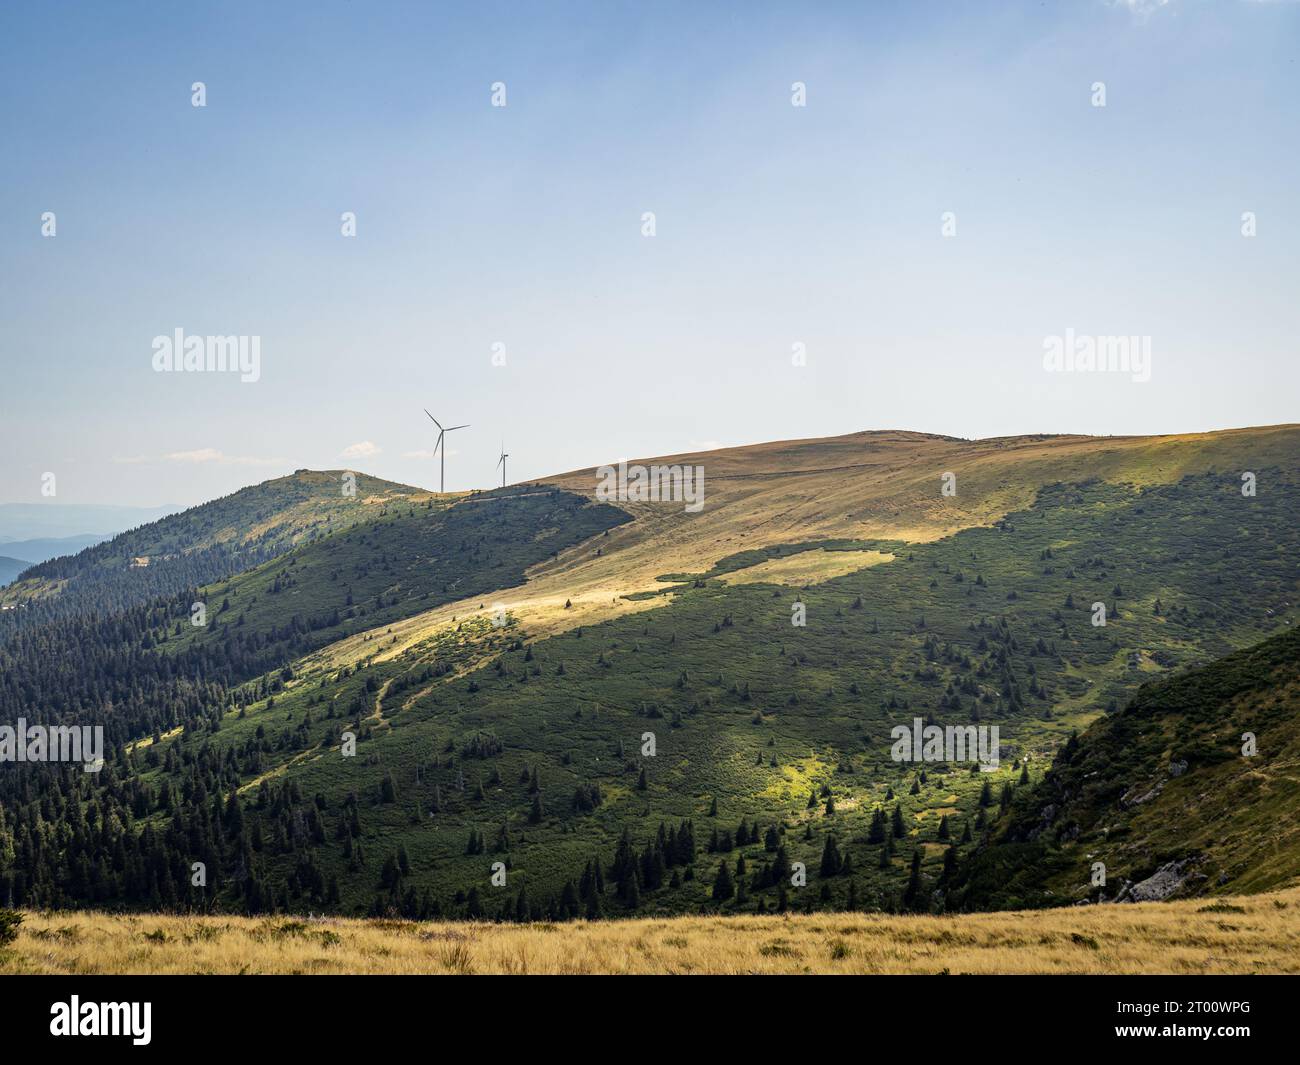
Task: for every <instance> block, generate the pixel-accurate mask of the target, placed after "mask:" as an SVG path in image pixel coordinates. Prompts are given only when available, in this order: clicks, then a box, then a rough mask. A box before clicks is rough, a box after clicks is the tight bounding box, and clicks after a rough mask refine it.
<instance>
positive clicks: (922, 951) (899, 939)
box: [0, 889, 1300, 975]
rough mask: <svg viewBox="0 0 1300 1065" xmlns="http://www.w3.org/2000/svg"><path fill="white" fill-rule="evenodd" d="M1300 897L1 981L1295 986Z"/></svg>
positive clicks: (142, 961)
mask: <svg viewBox="0 0 1300 1065" xmlns="http://www.w3.org/2000/svg"><path fill="white" fill-rule="evenodd" d="M1297 939H1300V890H1295V889H1293V890H1291V891H1286V892H1279V893H1276V894H1270V895H1251V896H1241V897H1235V898H1227V899H1224V900H1222V901H1221V902H1220V903H1219V904H1218V905H1217V906H1206V905H1203V904H1201V903H1197V902H1167V903H1147V904H1144V905H1142V906H1127V907H1115V906H1107V907H1088V908H1086V909H1070V910H1047V911H1044V910H1038V911H1034V912H1027V913H998V914H970V915H961V916H948V917H920V916H905V917H886V916H881V915H879V914H874V915H864V914H860V913H840V914H818V915H816V916H812V917H809V916H804V915H790V914H787V915H785V916H782V917H772V916H769V917H755V916H744V917H724V918H706V917H675V918H668V919H656V918H642V919H638V920H626V921H597V922H588V921H577V922H574V923H572V924H565V925H555V924H525V925H516V924H485V923H466V922H454V923H453V922H445V921H444V922H437V921H433V922H429V921H425V922H413V921H400V920H398V921H395V920H369V921H366V920H355V919H353V920H349V919H343V918H336V917H330V918H321V917H315V918H312V919H309V920H299V919H295V918H285V917H272V918H253V917H229V916H197V915H196V916H189V917H172V916H165V915H156V914H154V915H144V916H113V915H109V914H102V913H75V914H69V913H40V914H38V913H29V914H27V915H26V919H25V920H24V922H23V924H22V925H21V926H20V931H19V933H18V938H17V940H16V941H15V943H14V944H13V945H12V947H11V948H9V949H8V950H4V949H0V973H26V974H39V973H59V974H65V975H96V974H106V973H166V974H186V973H202V974H249V973H251V974H261V973H288V974H293V975H312V974H329V973H383V974H399V973H429V974H449V975H471V974H477V975H487V974H494V973H500V974H519V975H523V974H529V973H532V974H560V975H565V974H586V975H599V974H609V975H621V974H636V973H661V974H667V975H674V974H676V975H680V974H688V973H693V974H707V973H717V974H730V973H734V974H742V973H772V974H777V973H789V974H797V973H826V974H852V973H877V974H886V973H887V974H936V973H953V974H963V973H989V974H998V975H1001V974H1009V973H1024V974H1034V975H1059V974H1063V973H1078V974H1082V975H1098V974H1113V973H1147V974H1155V973H1161V974H1163V973H1168V974H1174V975H1201V974H1215V973H1218V974H1245V973H1297V972H1300V955H1298V954H1297V953H1296V951H1295V949H1294V944H1295V943H1296V941H1297Z"/></svg>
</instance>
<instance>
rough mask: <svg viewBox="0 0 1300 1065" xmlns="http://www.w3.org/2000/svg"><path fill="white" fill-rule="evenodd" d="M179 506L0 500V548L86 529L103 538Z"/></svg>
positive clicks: (170, 512) (151, 519)
mask: <svg viewBox="0 0 1300 1065" xmlns="http://www.w3.org/2000/svg"><path fill="white" fill-rule="evenodd" d="M181 509H182V508H181V507H177V506H172V505H165V506H160V507H127V506H116V505H112V504H94V503H55V502H49V503H0V548H2V547H3V546H4V545H6V544H11V543H13V542H14V541H15V540H50V539H61V538H63V537H68V536H81V535H85V534H90V533H98V534H100V538H101V539H103V538H105V537H108V536H112V535H114V534H115V533H120V532H123V531H124V530H126V529H134V528H135V527H136V526H138V525H146V524H148V523H149V522H151V521H157V520H158V519H159V518H163V517H166V516H167V515H168V514H175V513H176V512H177V511H178V510H181ZM6 553H7V554H13V553H14V552H12V551H10V552H6ZM18 557H20V558H23V557H26V556H23V555H19V556H18Z"/></svg>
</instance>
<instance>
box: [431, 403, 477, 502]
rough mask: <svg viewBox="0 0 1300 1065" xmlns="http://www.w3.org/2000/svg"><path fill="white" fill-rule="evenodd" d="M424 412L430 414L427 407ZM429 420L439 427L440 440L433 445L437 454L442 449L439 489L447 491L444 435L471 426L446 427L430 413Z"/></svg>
mask: <svg viewBox="0 0 1300 1065" xmlns="http://www.w3.org/2000/svg"><path fill="white" fill-rule="evenodd" d="M424 413H425V414H429V412H428V410H427V409H426V410H425V412H424ZM429 421H431V422H433V424H434V425H436V426H437V427H438V442H437V443H436V444H434V445H433V453H434V454H435V455H436V454H438V450H439V449H440V448H441V450H442V467H441V470H442V472H441V473H440V474H439V480H438V491H439V492H445V491H446V490H447V445H446V444H445V443H444V442H443V437H445V436H446V435H447V434H448V433H454V432H455V431H456V430H457V429H468V428H469V426H468V425H453V426H451V427H450V428H447V429H444V428H443V427H442V422H440V421H438V419H437V418H435V417H434V416H433V415H432V414H429Z"/></svg>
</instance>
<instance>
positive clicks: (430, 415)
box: [424, 409, 442, 429]
mask: <svg viewBox="0 0 1300 1065" xmlns="http://www.w3.org/2000/svg"><path fill="white" fill-rule="evenodd" d="M424 413H425V414H429V412H428V410H427V409H426V410H425V412H424ZM429 421H431V422H433V424H434V425H436V426H437V427H438V428H439V429H441V428H442V422H440V421H438V419H437V418H435V417H434V416H433V415H432V414H429Z"/></svg>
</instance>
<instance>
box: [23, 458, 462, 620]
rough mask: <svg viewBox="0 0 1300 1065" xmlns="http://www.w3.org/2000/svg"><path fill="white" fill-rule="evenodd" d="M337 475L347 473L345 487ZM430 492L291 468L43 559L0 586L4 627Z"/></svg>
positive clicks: (262, 553)
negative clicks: (68, 552)
mask: <svg viewBox="0 0 1300 1065" xmlns="http://www.w3.org/2000/svg"><path fill="white" fill-rule="evenodd" d="M345 476H347V477H350V478H355V480H354V481H350V482H346V485H345V481H344V477H345ZM345 486H346V487H347V489H348V490H347V491H345V490H344V489H345ZM353 486H355V490H353ZM430 498H431V497H430V496H429V495H428V493H426V492H423V491H421V490H420V489H416V488H410V487H408V486H406V485H400V484H395V483H393V482H391V481H383V480H380V479H379V478H376V477H370V476H367V475H365V474H351V473H347V472H346V471H341V470H335V471H323V472H316V471H311V470H299V471H298V472H297V473H294V474H292V475H290V476H288V477H279V478H276V479H274V480H270V481H264V482H263V483H261V484H258V485H253V486H251V487H249V488H241V489H240V490H239V491H237V492H234V493H232V494H231V495H228V496H223V497H222V498H220V499H215V500H213V501H211V502H209V503H204V504H202V505H201V506H197V507H191V508H190V509H189V510H185V511H181V512H180V513H178V514H171V515H168V516H167V517H165V518H161V519H159V520H158V521H154V522H150V523H149V524H147V525H142V526H140V527H139V528H137V529H132V530H129V531H128V532H124V533H121V534H119V535H117V536H114V537H113V538H112V539H111V540H105V541H104V542H103V543H99V544H96V545H94V546H93V547H89V548H86V549H85V550H83V551H80V552H79V553H77V554H75V555H71V556H68V557H64V558H56V559H51V560H50V561H48V562H43V563H41V564H40V565H38V566H35V567H33V568H32V570H31V572H30V573H28V574H27V575H26V576H25V577H24V578H23V580H21V581H18V582H16V583H15V584H12V585H10V586H9V587H7V588H5V589H4V590H3V591H0V606H3V607H8V608H13V609H12V610H11V611H6V615H7V617H6V621H7V622H8V623H9V625H10V626H12V625H13V624H14V623H15V622H16V621H18V620H19V619H21V620H23V621H24V623H26V624H36V623H41V622H44V621H48V620H50V619H52V618H55V617H67V616H70V615H71V614H73V613H79V612H88V611H93V612H96V613H99V614H100V615H101V616H102V615H103V614H106V613H109V612H111V611H115V610H121V609H123V608H125V607H129V606H132V605H135V604H138V603H144V602H148V601H149V600H150V599H153V598H156V597H159V596H165V595H170V594H172V593H174V592H177V591H180V590H181V589H183V588H187V587H194V586H195V585H198V584H203V583H205V582H207V581H211V580H214V579H218V578H221V577H225V576H228V575H231V574H234V573H238V572H240V571H242V570H244V569H247V568H249V567H250V566H254V565H258V564H260V563H262V562H264V561H266V560H268V559H271V558H275V557H276V556H278V555H280V554H283V553H284V552H285V551H287V550H289V549H290V548H292V547H293V546H295V545H296V544H299V543H303V542H305V541H309V540H313V539H316V538H317V537H320V536H325V535H328V534H330V533H333V532H337V531H339V530H342V529H346V528H349V527H350V526H352V525H354V524H356V523H358V522H366V521H370V520H373V519H374V518H376V517H379V516H381V515H382V514H383V512H384V509H385V508H386V507H389V506H396V505H398V504H399V503H400V504H409V503H412V502H417V501H419V502H423V501H427V500H429V499H430ZM439 505H445V504H444V503H440V504H439ZM3 635H4V633H3V631H0V636H3Z"/></svg>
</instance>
